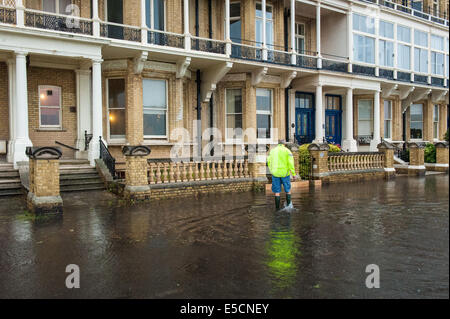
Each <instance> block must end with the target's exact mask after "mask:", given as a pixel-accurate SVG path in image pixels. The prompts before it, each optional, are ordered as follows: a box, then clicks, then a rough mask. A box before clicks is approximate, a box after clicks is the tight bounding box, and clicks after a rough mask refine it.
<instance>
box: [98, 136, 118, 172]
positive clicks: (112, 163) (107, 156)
mask: <svg viewBox="0 0 450 319" xmlns="http://www.w3.org/2000/svg"><path fill="white" fill-rule="evenodd" d="M99 143H100V159H101V160H103V162H104V163H105V165H106V167H107V168H108V170H109V172H110V174H111V176H112V177H113V178H114V179H117V174H116V159H115V158H114V157H113V156H112V155H111V153H110V152H109V150H108V147H107V146H106V145H105V143H103V140H102V137H101V136H100V137H99Z"/></svg>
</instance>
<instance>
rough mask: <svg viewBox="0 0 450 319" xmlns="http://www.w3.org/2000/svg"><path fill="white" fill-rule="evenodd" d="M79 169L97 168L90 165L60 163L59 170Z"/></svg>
mask: <svg viewBox="0 0 450 319" xmlns="http://www.w3.org/2000/svg"><path fill="white" fill-rule="evenodd" d="M77 169H95V167H92V166H90V165H60V166H59V170H60V171H64V170H77Z"/></svg>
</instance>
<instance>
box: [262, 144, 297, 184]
mask: <svg viewBox="0 0 450 319" xmlns="http://www.w3.org/2000/svg"><path fill="white" fill-rule="evenodd" d="M267 164H268V165H269V170H270V173H271V174H272V175H273V176H275V177H286V176H289V175H292V176H295V166H294V156H293V155H292V152H291V151H290V150H289V149H288V148H287V147H286V146H284V145H282V144H279V145H278V146H277V147H275V148H274V149H272V150H271V151H270V153H269V156H268V157H267Z"/></svg>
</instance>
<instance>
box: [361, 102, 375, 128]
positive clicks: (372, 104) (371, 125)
mask: <svg viewBox="0 0 450 319" xmlns="http://www.w3.org/2000/svg"><path fill="white" fill-rule="evenodd" d="M360 101H370V104H371V106H372V109H371V112H370V120H360V116H361V112H359V102H360ZM357 108H358V132H357V135H358V136H360V135H359V130H360V125H359V122H360V121H365V122H368V121H370V135H373V130H374V127H373V125H374V114H373V112H374V100H373V99H358V102H357Z"/></svg>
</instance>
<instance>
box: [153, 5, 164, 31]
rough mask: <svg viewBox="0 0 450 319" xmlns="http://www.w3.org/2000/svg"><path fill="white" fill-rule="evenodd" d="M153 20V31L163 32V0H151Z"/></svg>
mask: <svg viewBox="0 0 450 319" xmlns="http://www.w3.org/2000/svg"><path fill="white" fill-rule="evenodd" d="M153 6H154V9H153V19H154V20H155V26H154V28H155V30H161V31H163V30H164V0H153Z"/></svg>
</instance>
